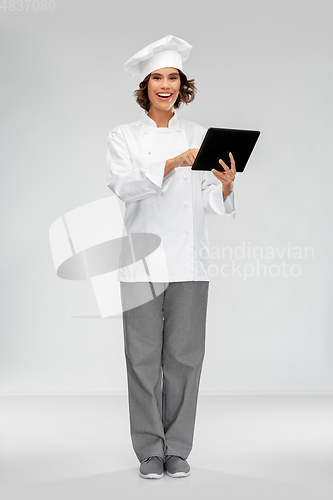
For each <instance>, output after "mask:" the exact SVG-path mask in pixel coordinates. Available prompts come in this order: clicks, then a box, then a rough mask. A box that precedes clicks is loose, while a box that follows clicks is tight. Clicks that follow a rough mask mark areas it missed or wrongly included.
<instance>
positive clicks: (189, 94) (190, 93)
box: [133, 70, 197, 112]
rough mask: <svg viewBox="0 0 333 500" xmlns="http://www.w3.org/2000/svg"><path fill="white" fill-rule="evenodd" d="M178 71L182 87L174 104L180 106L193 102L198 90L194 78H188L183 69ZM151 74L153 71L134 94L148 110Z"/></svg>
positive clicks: (140, 104) (137, 100)
mask: <svg viewBox="0 0 333 500" xmlns="http://www.w3.org/2000/svg"><path fill="white" fill-rule="evenodd" d="M178 71H179V75H180V89H179V95H178V97H177V100H176V102H175V104H174V107H175V108H179V106H181V105H182V104H186V105H187V104H189V103H190V102H192V101H193V99H194V97H195V94H196V92H197V88H196V86H195V83H194V79H192V80H188V79H187V76H186V75H185V74H184V73H183V72H182V71H180V70H178ZM150 75H151V73H149V75H147V76H146V78H145V79H144V80H142V82H140V84H139V88H138V89H137V90H135V91H134V92H133V95H134V96H136V102H137V103H138V104H139V106H141V108H143V109H144V110H146V111H147V112H148V111H149V108H150V101H149V98H148V82H149V80H150Z"/></svg>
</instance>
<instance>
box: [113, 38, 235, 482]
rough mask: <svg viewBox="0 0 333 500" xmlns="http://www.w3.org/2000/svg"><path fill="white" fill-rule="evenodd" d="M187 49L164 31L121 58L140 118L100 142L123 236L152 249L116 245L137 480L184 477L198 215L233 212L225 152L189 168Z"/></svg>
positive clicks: (198, 348)
mask: <svg viewBox="0 0 333 500" xmlns="http://www.w3.org/2000/svg"><path fill="white" fill-rule="evenodd" d="M191 49H192V46H191V45H189V44H188V43H187V42H185V41H184V40H182V39H180V38H177V37H175V36H171V35H168V36H166V37H164V38H162V39H161V40H158V41H156V42H154V43H152V44H150V45H148V46H147V47H145V48H144V49H142V50H140V51H139V52H138V53H136V54H135V55H134V56H133V57H131V58H130V59H129V60H128V61H127V62H126V63H125V69H126V70H128V71H129V72H130V73H131V74H132V76H134V77H138V78H139V79H140V85H139V89H138V90H137V91H135V93H134V94H135V95H136V97H137V103H138V104H139V105H140V106H141V108H143V112H142V117H141V118H140V119H139V120H138V121H136V122H133V123H130V124H126V125H120V126H117V127H115V128H114V129H113V130H112V131H111V132H110V133H109V135H108V140H107V145H108V147H107V165H108V167H107V185H108V186H109V188H110V189H111V190H112V191H113V192H114V193H115V194H116V195H117V196H118V197H119V198H120V199H121V200H122V201H123V202H124V203H125V204H126V211H125V216H124V225H125V228H126V233H127V235H128V236H130V235H131V234H132V235H133V236H135V235H136V236H137V235H139V236H140V235H142V236H146V237H147V240H145V241H146V243H147V241H150V242H153V243H152V244H153V247H154V249H155V251H150V250H149V251H148V252H147V255H146V256H145V258H143V257H142V251H143V248H145V245H141V247H140V248H139V249H138V248H133V244H134V243H137V242H138V240H135V241H134V239H132V246H131V252H128V255H129V254H131V255H132V256H133V254H135V252H136V254H137V255H138V254H141V256H140V258H137V259H135V258H133V259H132V260H131V259H128V260H126V258H127V257H128V256H127V257H124V254H125V253H126V252H125V251H124V252H123V260H122V267H121V268H120V270H119V273H118V280H119V281H120V292H121V301H122V308H123V330H124V350H125V359H126V368H127V382H128V401H129V416H130V433H131V438H132V444H133V448H134V451H135V453H136V455H137V457H138V459H139V461H140V469H139V475H140V477H143V478H161V477H163V474H164V470H165V471H166V473H167V474H168V475H169V476H170V477H185V476H188V475H189V474H190V466H189V464H188V462H187V457H188V455H189V453H190V451H191V449H192V442H193V434H194V425H195V417H196V407H197V397H198V389H199V381H200V375H201V369H202V364H203V358H204V351H205V329H206V311H207V301H208V287H209V246H208V231H207V222H206V215H207V214H208V215H209V214H211V215H224V214H226V215H227V216H230V217H232V218H234V217H235V213H236V208H235V200H234V191H233V181H234V178H235V173H236V168H235V162H234V159H233V157H232V155H230V158H231V168H229V167H228V166H227V165H226V164H225V163H224V162H223V161H222V160H220V163H221V165H222V166H223V168H224V172H218V171H214V170H213V171H194V170H192V169H191V165H193V162H194V159H195V157H196V155H197V152H198V149H199V147H200V145H201V143H202V140H203V138H204V136H205V133H206V129H205V128H204V127H202V126H200V125H198V124H196V123H193V122H191V121H188V120H184V119H183V118H180V117H179V116H178V114H177V112H176V111H175V109H177V108H178V107H179V106H180V105H181V104H183V103H185V104H188V103H189V102H191V101H192V100H193V99H194V95H195V92H196V88H195V86H194V80H187V78H186V76H185V74H184V73H183V71H182V70H183V62H184V61H185V60H186V59H187V58H188V56H189V53H190V51H191ZM148 237H149V238H150V240H149V238H148ZM156 242H158V244H157V245H156ZM156 247H157V248H156ZM148 254H149V255H148Z"/></svg>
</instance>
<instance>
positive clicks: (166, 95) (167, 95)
mask: <svg viewBox="0 0 333 500" xmlns="http://www.w3.org/2000/svg"><path fill="white" fill-rule="evenodd" d="M157 95H159V96H160V97H170V96H171V94H157Z"/></svg>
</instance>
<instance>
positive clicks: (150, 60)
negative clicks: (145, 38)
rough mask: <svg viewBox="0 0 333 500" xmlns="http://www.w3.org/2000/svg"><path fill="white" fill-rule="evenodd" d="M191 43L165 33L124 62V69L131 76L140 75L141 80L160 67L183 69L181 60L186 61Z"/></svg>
mask: <svg viewBox="0 0 333 500" xmlns="http://www.w3.org/2000/svg"><path fill="white" fill-rule="evenodd" d="M191 50H192V45H190V44H189V43H187V42H185V40H182V39H181V38H178V37H176V36H173V35H167V36H165V37H164V38H161V39H160V40H157V41H156V42H153V43H151V44H150V45H147V46H146V47H144V48H143V49H141V50H140V51H139V52H137V53H136V54H135V55H134V56H132V57H131V58H130V59H128V61H126V62H125V64H124V69H125V70H126V71H128V72H129V73H130V74H131V75H132V77H133V78H134V77H135V78H137V77H140V79H141V81H142V80H144V79H145V77H146V76H147V75H149V73H151V72H152V71H155V70H157V69H161V68H177V69H179V70H180V71H183V62H184V61H186V59H187V58H188V56H189V54H190V52H191Z"/></svg>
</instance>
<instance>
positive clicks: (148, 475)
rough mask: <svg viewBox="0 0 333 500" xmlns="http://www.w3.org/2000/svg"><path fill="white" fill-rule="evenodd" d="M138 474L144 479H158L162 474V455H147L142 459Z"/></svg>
mask: <svg viewBox="0 0 333 500" xmlns="http://www.w3.org/2000/svg"><path fill="white" fill-rule="evenodd" d="M139 476H140V477H143V478H144V479H160V478H161V477H163V476H164V459H163V458H162V457H157V456H153V457H147V458H145V459H144V460H142V462H141V465H140V472H139Z"/></svg>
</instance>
